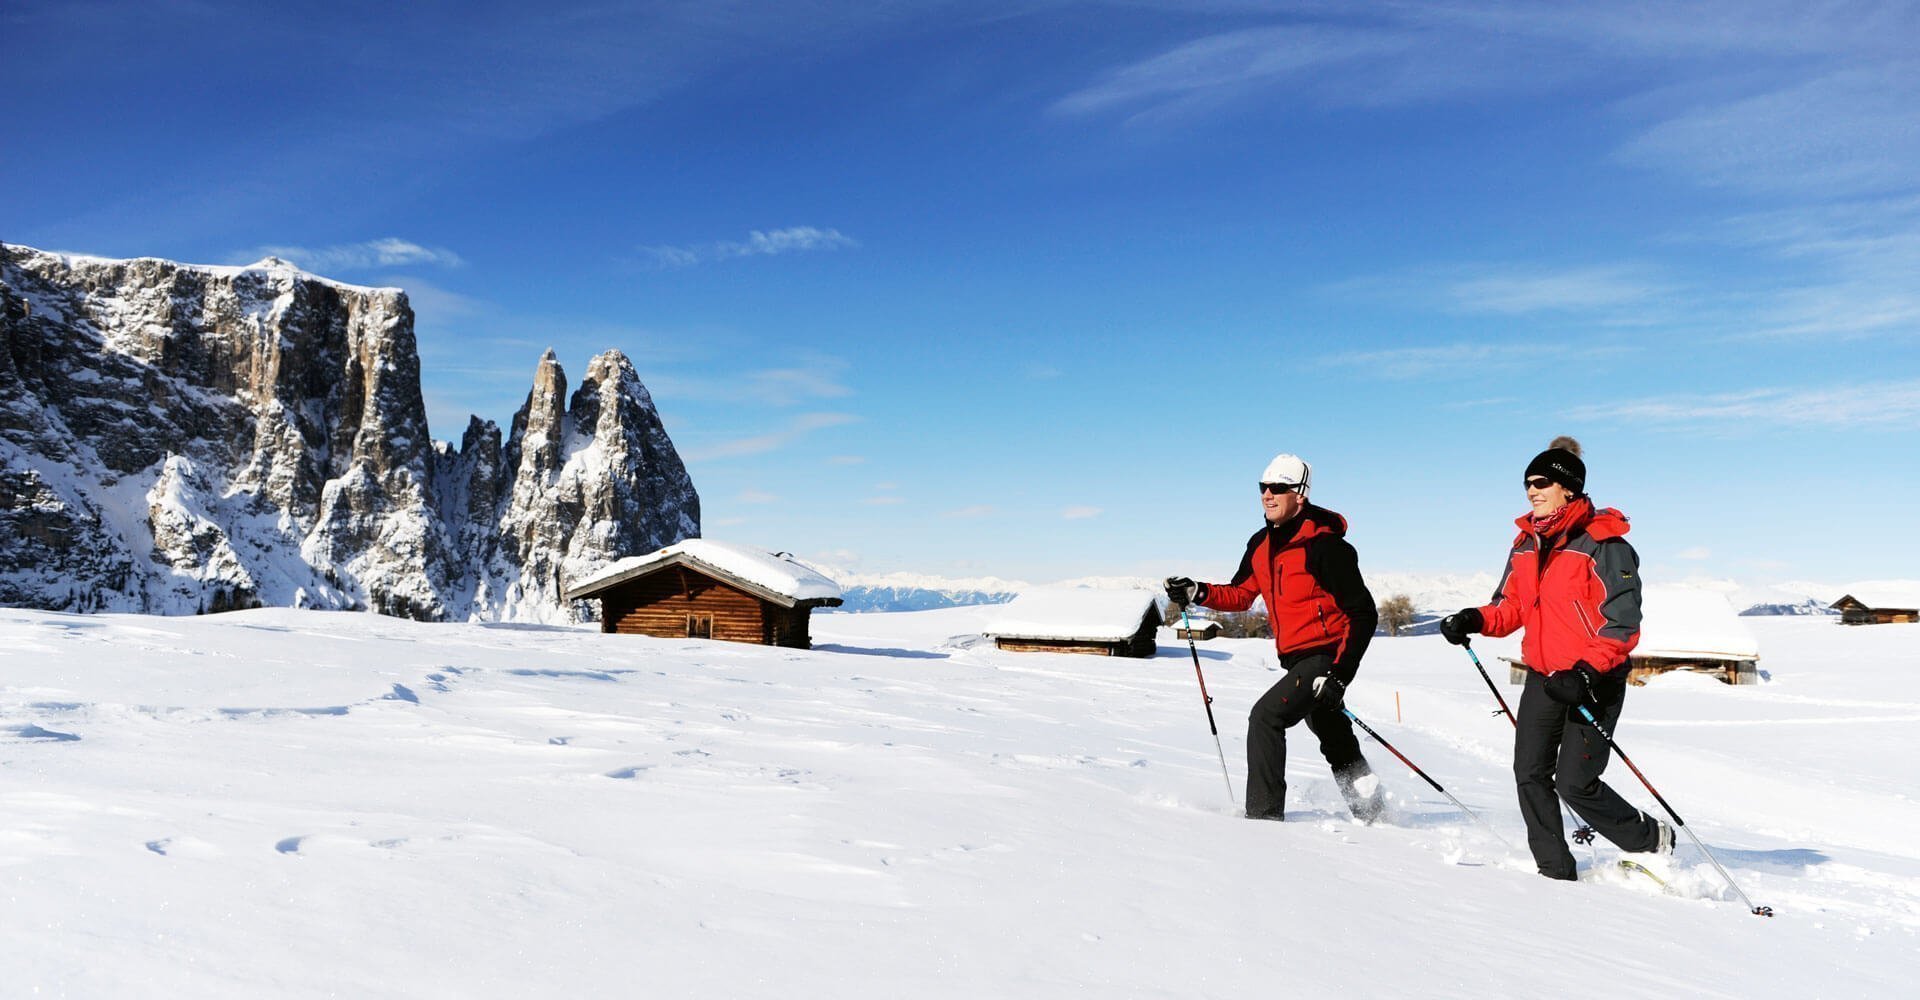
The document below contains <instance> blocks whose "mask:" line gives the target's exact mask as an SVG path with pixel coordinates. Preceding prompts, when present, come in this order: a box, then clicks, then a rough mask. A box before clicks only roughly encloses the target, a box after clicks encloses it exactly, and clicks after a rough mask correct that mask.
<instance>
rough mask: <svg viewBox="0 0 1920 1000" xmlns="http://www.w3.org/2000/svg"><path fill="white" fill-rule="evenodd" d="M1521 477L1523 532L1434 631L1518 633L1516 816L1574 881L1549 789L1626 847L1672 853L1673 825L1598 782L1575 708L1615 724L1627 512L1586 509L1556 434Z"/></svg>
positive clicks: (1577, 466)
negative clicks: (1522, 684)
mask: <svg viewBox="0 0 1920 1000" xmlns="http://www.w3.org/2000/svg"><path fill="white" fill-rule="evenodd" d="M1524 480H1525V485H1526V491H1527V502H1528V503H1529V504H1531V505H1532V507H1533V510H1532V512H1531V513H1528V514H1523V515H1521V516H1520V518H1519V519H1518V520H1517V521H1516V522H1515V523H1516V524H1517V525H1518V526H1519V528H1520V535H1519V537H1517V538H1515V539H1514V542H1513V551H1512V552H1511V553H1509V554H1508V556H1507V569H1506V572H1505V574H1504V575H1503V576H1502V577H1501V579H1500V586H1499V588H1498V589H1497V590H1496V591H1495V592H1494V597H1493V603H1492V604H1489V605H1486V606H1485V607H1479V608H1464V609H1462V610H1460V611H1458V612H1455V613H1454V614H1451V615H1448V616H1447V617H1446V618H1445V619H1443V620H1442V621H1441V622H1440V633H1441V634H1442V635H1444V636H1445V637H1446V638H1447V641H1448V642H1451V643H1454V644H1456V645H1464V644H1465V643H1466V642H1467V636H1468V635H1469V634H1471V633H1474V632H1481V633H1484V634H1486V635H1491V636H1503V635H1511V634H1512V633H1513V632H1514V631H1515V630H1516V629H1524V630H1525V632H1526V635H1525V637H1524V638H1523V639H1522V642H1521V654H1522V659H1524V660H1525V661H1526V665H1527V668H1528V671H1527V686H1526V688H1525V689H1524V690H1523V691H1522V692H1521V695H1520V711H1519V714H1518V716H1517V718H1516V721H1517V723H1518V726H1517V728H1516V729H1515V732H1514V741H1513V775H1514V778H1515V780H1516V781H1517V782H1518V784H1519V792H1520V815H1521V816H1522V817H1523V818H1524V819H1525V820H1526V823H1527V846H1528V847H1529V848H1531V849H1532V851H1533V860H1534V863H1535V864H1537V865H1538V866H1539V868H1540V874H1542V875H1545V876H1547V877H1548V878H1558V879H1572V878H1574V877H1575V870H1574V863H1573V852H1572V851H1569V850H1568V849H1567V844H1566V841H1565V839H1564V838H1563V836H1562V828H1561V826H1560V809H1559V806H1558V804H1557V803H1555V802H1554V794H1555V792H1556V791H1557V792H1558V793H1559V795H1560V797H1562V798H1564V799H1566V800H1567V804H1568V805H1570V806H1572V807H1573V811H1574V812H1576V813H1578V814H1579V815H1580V818H1581V819H1582V820H1585V821H1586V823H1587V824H1588V825H1589V826H1591V827H1593V829H1594V830H1595V831H1596V832H1598V833H1599V834H1600V835H1601V836H1603V837H1605V838H1607V839H1608V840H1610V841H1612V842H1613V843H1614V844H1615V845H1616V846H1618V847H1619V848H1620V849H1621V850H1623V851H1630V852H1648V851H1651V852H1658V853H1661V854H1665V853H1669V852H1671V851H1672V850H1673V830H1672V828H1671V827H1669V826H1668V825H1667V824H1666V823H1664V822H1662V821H1660V820H1657V819H1655V818H1653V817H1651V816H1648V815H1647V814H1646V813H1644V812H1641V811H1640V810H1638V809H1635V808H1634V807H1633V806H1631V805H1629V804H1627V801H1626V800H1625V799H1623V798H1621V797H1620V793H1618V792H1616V791H1614V790H1613V789H1612V788H1610V787H1608V786H1607V783H1606V782H1604V781H1601V780H1600V774H1601V772H1602V771H1605V770H1606V767H1607V758H1608V756H1609V754H1608V749H1607V741H1606V739H1605V738H1604V737H1602V736H1601V735H1600V734H1599V733H1598V732H1596V731H1595V730H1594V728H1593V726H1592V725H1590V724H1588V723H1587V721H1586V719H1584V718H1583V717H1581V715H1580V714H1579V713H1578V711H1577V710H1576V706H1580V705H1585V706H1587V709H1588V710H1589V711H1591V712H1592V713H1593V714H1594V716H1595V717H1596V718H1598V719H1599V720H1600V722H1601V724H1603V725H1605V726H1606V727H1607V731H1608V732H1612V731H1613V727H1614V724H1615V723H1617V722H1618V721H1619V719H1620V706H1621V704H1622V703H1623V702H1624V701H1625V700H1626V697H1627V654H1628V653H1629V652H1631V651H1632V650H1633V646H1634V644H1635V643H1636V642H1638V641H1639V640H1640V572H1639V567H1640V558H1639V556H1637V555H1635V554H1634V551H1633V546H1631V545H1629V544H1627V540H1626V537H1625V536H1626V534H1627V517H1626V515H1624V514H1622V513H1620V512H1619V511H1617V510H1614V509H1613V508H1611V507H1609V508H1606V509H1604V510H1595V509H1594V506H1593V501H1592V500H1590V499H1588V498H1587V495H1586V487H1587V467H1586V463H1585V462H1583V461H1581V458H1580V443H1579V442H1578V441H1575V440H1574V439H1572V438H1569V437H1561V438H1555V439H1554V441H1553V444H1552V445H1550V446H1548V448H1547V450H1546V451H1543V452H1541V453H1540V454H1539V455H1537V456H1535V457H1534V459H1533V461H1532V462H1529V463H1528V464H1527V471H1526V474H1525V477H1524Z"/></svg>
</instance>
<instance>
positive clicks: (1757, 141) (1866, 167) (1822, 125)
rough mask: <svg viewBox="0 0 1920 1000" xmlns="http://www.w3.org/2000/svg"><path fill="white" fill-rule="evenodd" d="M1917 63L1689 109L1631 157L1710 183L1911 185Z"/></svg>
mask: <svg viewBox="0 0 1920 1000" xmlns="http://www.w3.org/2000/svg"><path fill="white" fill-rule="evenodd" d="M1916 107H1920V64H1915V63H1909V62H1888V63H1882V64H1879V65H1870V66H1865V67H1850V68H1847V69H1844V70H1840V71H1837V72H1833V73H1829V74H1827V75H1824V76H1820V77H1818V78H1816V79H1811V80H1805V81H1799V82H1796V83H1794V84H1793V85H1791V86H1787V87H1782V88H1780V89H1778V90H1773V91H1770V92H1767V93H1764V94H1758V95H1754V96H1748V97H1743V98H1740V99H1737V100H1733V101H1728V102H1724V103H1719V104H1712V105H1707V106H1704V107H1697V108H1693V109H1689V110H1687V111H1685V112H1682V113H1681V114H1678V115H1675V116H1674V117H1672V118H1669V119H1667V120H1665V121H1662V122H1660V123H1659V124H1656V125H1654V126H1652V127H1651V128H1648V129H1647V130H1646V131H1644V132H1642V133H1641V134H1640V135H1639V136H1637V137H1635V138H1634V139H1632V140H1631V141H1629V142H1628V143H1626V144H1625V145H1624V146H1622V147H1621V149H1620V151H1619V155H1620V157H1621V159H1623V160H1625V161H1626V162H1628V163H1633V164H1637V165H1642V166H1656V167H1662V168H1666V169H1672V170H1678V171H1682V172H1684V173H1687V174H1690V175H1691V176H1693V177H1694V178H1695V179H1697V180H1699V181H1701V182H1703V183H1705V184H1708V185H1711V186H1716V187H1730V188H1736V189H1739V190H1744V191H1756V192H1762V193H1786V194H1793V195H1803V194H1805V193H1808V192H1817V194H1818V196H1819V197H1832V196H1834V195H1836V194H1840V195H1844V194H1854V193H1861V192H1872V191H1883V190H1889V189H1901V190H1904V189H1910V188H1911V187H1912V185H1913V183H1914V181H1915V175H1914V164H1915V163H1920V119H1916V117H1915V115H1914V112H1913V109H1914V108H1916Z"/></svg>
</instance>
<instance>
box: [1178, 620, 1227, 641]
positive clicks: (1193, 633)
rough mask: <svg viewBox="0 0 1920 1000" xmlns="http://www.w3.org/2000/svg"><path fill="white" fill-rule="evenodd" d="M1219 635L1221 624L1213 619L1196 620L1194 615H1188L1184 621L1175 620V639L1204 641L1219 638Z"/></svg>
mask: <svg viewBox="0 0 1920 1000" xmlns="http://www.w3.org/2000/svg"><path fill="white" fill-rule="evenodd" d="M1219 635H1220V623H1219V622H1217V621H1215V620H1214V619H1212V618H1195V617H1193V616H1192V615H1188V616H1187V617H1186V619H1185V620H1184V621H1183V620H1181V619H1179V618H1175V619H1174V620H1173V637H1174V638H1175V639H1200V640H1203V641H1204V640H1207V639H1213V638H1217V637H1218V636H1219Z"/></svg>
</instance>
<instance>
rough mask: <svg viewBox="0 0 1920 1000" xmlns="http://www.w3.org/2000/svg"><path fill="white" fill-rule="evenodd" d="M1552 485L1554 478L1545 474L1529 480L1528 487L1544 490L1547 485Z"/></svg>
mask: <svg viewBox="0 0 1920 1000" xmlns="http://www.w3.org/2000/svg"><path fill="white" fill-rule="evenodd" d="M1552 485H1553V480H1551V479H1548V478H1547V477H1545V476H1534V477H1533V478H1531V479H1529V480H1527V489H1530V490H1544V489H1546V488H1547V487H1549V486H1552Z"/></svg>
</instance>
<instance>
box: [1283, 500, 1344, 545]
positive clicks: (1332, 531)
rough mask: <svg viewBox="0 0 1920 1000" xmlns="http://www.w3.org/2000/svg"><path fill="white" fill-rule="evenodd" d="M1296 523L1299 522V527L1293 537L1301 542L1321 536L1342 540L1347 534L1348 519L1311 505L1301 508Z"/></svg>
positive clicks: (1295, 529)
mask: <svg viewBox="0 0 1920 1000" xmlns="http://www.w3.org/2000/svg"><path fill="white" fill-rule="evenodd" d="M1294 521H1295V522H1297V526H1296V527H1295V528H1294V531H1293V537H1294V538H1296V539H1298V540H1300V541H1306V540H1307V539H1309V538H1315V537H1318V536H1320V535H1332V536H1334V537H1335V538H1342V537H1345V535H1346V533H1347V519H1346V518H1344V517H1341V516H1340V515H1339V514H1336V513H1334V512H1333V511H1330V510H1328V509H1326V508H1325V507H1318V506H1315V505H1313V504H1311V503H1309V504H1306V505H1305V506H1303V507H1301V508H1300V515H1299V516H1298V517H1296V518H1294Z"/></svg>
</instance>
